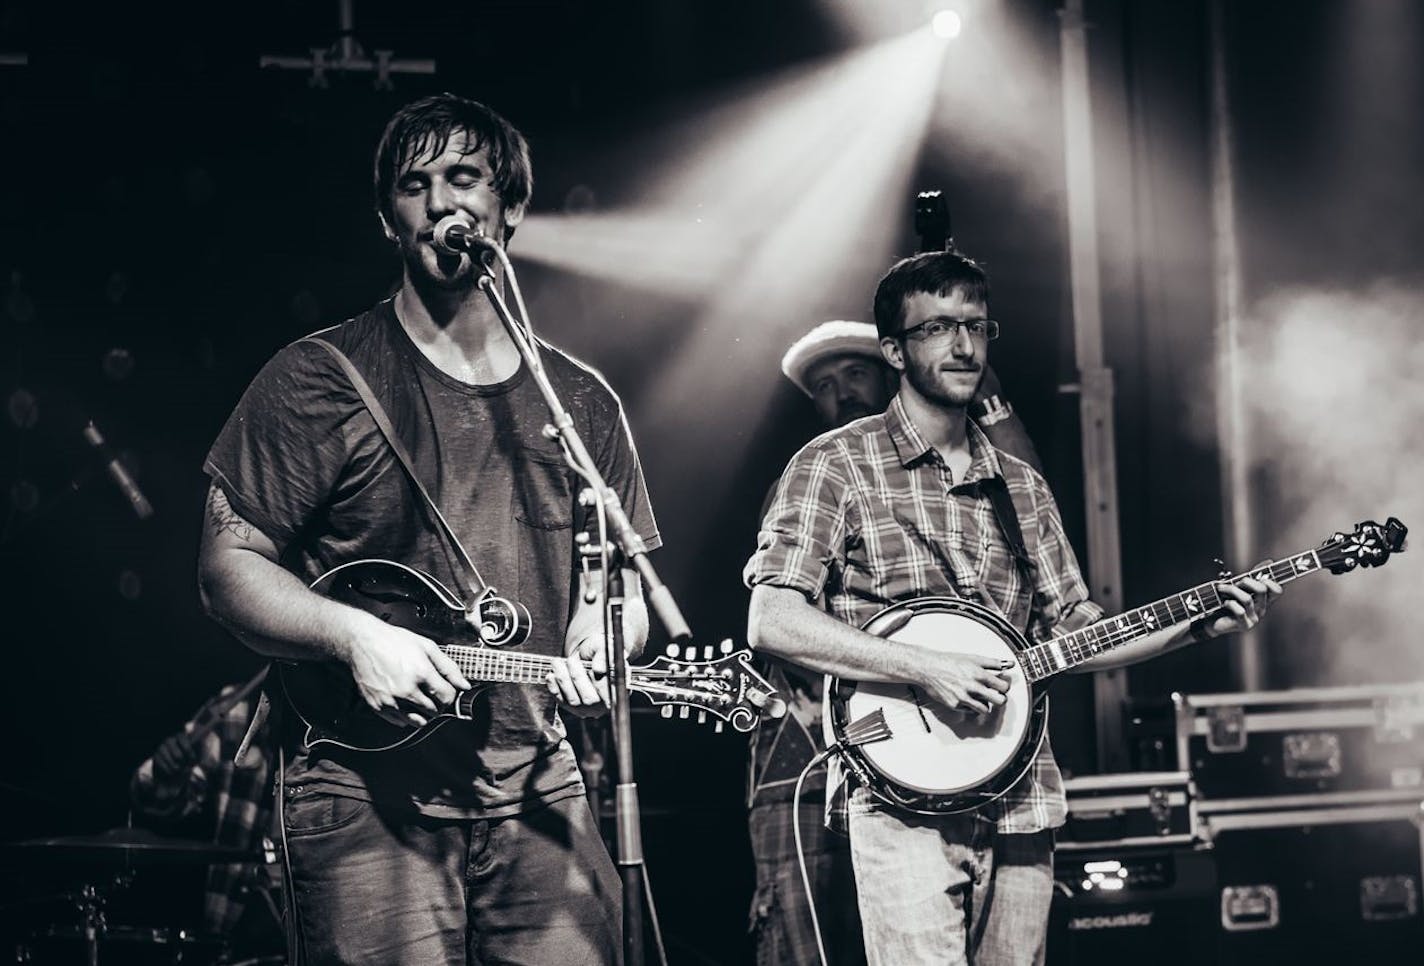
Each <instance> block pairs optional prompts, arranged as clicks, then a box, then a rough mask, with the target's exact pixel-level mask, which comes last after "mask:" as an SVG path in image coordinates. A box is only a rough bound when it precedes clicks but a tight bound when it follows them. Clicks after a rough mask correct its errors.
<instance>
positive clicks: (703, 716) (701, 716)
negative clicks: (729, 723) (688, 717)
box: [697, 709, 707, 724]
mask: <svg viewBox="0 0 1424 966" xmlns="http://www.w3.org/2000/svg"><path fill="white" fill-rule="evenodd" d="M697 723H698V724H706V723H707V712H706V711H702V710H700V709H699V710H698V712H697Z"/></svg>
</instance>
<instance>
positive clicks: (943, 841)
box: [850, 788, 1053, 966]
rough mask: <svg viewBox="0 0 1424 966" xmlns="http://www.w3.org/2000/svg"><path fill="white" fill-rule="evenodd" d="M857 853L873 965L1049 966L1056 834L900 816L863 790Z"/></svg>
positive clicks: (854, 828) (855, 803)
mask: <svg viewBox="0 0 1424 966" xmlns="http://www.w3.org/2000/svg"><path fill="white" fill-rule="evenodd" d="M850 848H851V859H852V861H853V862H854V865H855V883H856V894H857V896H859V902H860V919H861V923H862V924H863V926H864V929H865V951H866V959H867V960H868V961H869V963H870V966H967V964H972V966H1031V964H1037V966H1041V964H1042V963H1043V960H1044V945H1045V941H1046V939H1047V936H1048V910H1049V906H1050V904H1051V903H1052V901H1053V833H1052V832H1048V831H1044V832H1036V833H1033V834H1029V835H1001V834H999V832H998V831H997V830H996V829H995V828H994V826H993V825H992V824H990V823H988V822H984V821H981V820H979V819H976V818H974V817H973V816H969V815H951V816H943V817H931V816H925V815H914V814H912V813H909V812H900V811H891V810H889V809H887V808H885V807H883V806H881V805H880V804H879V803H878V802H876V801H875V799H874V798H872V797H871V795H870V793H869V792H867V791H866V790H865V789H863V788H857V789H856V790H855V791H854V792H853V793H852V794H851V799H850Z"/></svg>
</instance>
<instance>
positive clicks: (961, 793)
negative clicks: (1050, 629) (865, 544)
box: [826, 517, 1408, 815]
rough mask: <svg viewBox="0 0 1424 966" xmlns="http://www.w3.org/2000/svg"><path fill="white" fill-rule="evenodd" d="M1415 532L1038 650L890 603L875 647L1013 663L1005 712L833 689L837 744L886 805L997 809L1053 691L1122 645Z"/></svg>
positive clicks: (1263, 572)
mask: <svg viewBox="0 0 1424 966" xmlns="http://www.w3.org/2000/svg"><path fill="white" fill-rule="evenodd" d="M1407 534H1408V529H1407V528H1406V527H1405V526H1404V524H1403V523H1401V522H1400V521H1399V520H1397V519H1395V518H1394V517H1390V518H1389V519H1388V520H1387V521H1386V522H1385V523H1384V524H1379V523H1375V522H1374V521H1372V520H1370V521H1366V522H1364V523H1360V524H1357V525H1356V526H1355V529H1354V532H1352V533H1349V534H1343V533H1337V534H1335V535H1334V536H1332V537H1331V538H1330V539H1329V540H1327V541H1325V543H1323V544H1322V545H1321V546H1320V547H1319V548H1318V549H1316V550H1307V551H1305V552H1303V553H1299V554H1296V555H1295V556H1293V557H1286V558H1283V559H1281V560H1277V561H1269V562H1267V563H1265V564H1263V565H1262V566H1260V567H1258V568H1256V569H1255V570H1253V571H1251V573H1249V574H1244V575H1238V576H1235V577H1228V578H1224V579H1223V580H1221V581H1213V582H1211V583H1206V584H1199V585H1198V586H1196V587H1193V588H1191V589H1190V590H1186V591H1183V592H1182V593H1180V594H1176V595H1174V596H1172V597H1166V598H1163V599H1162V600H1158V601H1154V602H1153V603H1151V604H1148V605H1146V606H1144V607H1139V608H1137V609H1136V610H1132V611H1128V612H1127V613H1124V614H1121V615H1119V616H1117V617H1110V618H1107V619H1105V620H1101V621H1099V622H1097V623H1096V624H1091V625H1089V626H1087V627H1084V628H1081V629H1079V630H1076V631H1073V632H1072V633H1069V634H1064V635H1062V636H1059V637H1055V638H1053V639H1052V640H1050V641H1046V642H1044V643H1042V644H1037V645H1031V644H1029V643H1028V641H1027V640H1025V639H1024V636H1023V635H1022V634H1021V633H1020V632H1019V631H1018V629H1017V628H1015V627H1014V626H1013V625H1012V624H1010V623H1009V622H1008V621H1006V620H1005V619H1004V618H1003V617H1001V616H999V614H998V613H996V612H994V611H991V610H989V609H988V608H986V607H983V606H981V605H979V604H976V603H973V602H971V601H967V600H961V599H959V598H957V597H918V598H914V599H911V600H905V601H900V602H898V603H895V604H892V605H890V606H889V607H887V608H885V609H884V610H882V611H880V613H878V614H876V615H875V616H874V617H872V618H871V619H870V620H869V621H867V622H866V623H865V625H864V630H866V631H868V632H869V633H871V634H874V635H876V636H877V637H883V638H887V639H889V640H894V641H903V642H905V643H909V644H916V645H920V646H923V647H929V648H934V649H936V650H940V651H953V652H955V653H958V654H969V655H980V656H983V657H989V658H1000V659H1004V660H1007V661H1011V662H1012V663H1013V665H1014V666H1015V668H1016V669H1017V672H1018V673H1014V674H1012V676H1011V678H1010V685H1009V690H1008V693H1007V694H1006V695H1005V698H1006V700H1005V702H1004V704H1003V705H1001V706H999V707H997V708H995V709H993V710H992V711H991V712H990V713H989V714H987V715H984V716H982V717H981V716H979V715H976V714H974V713H972V712H964V711H959V710H952V709H950V708H946V707H944V706H943V705H941V704H938V703H936V702H934V701H932V700H931V699H929V698H928V697H926V696H925V695H924V694H923V693H922V692H921V691H920V690H919V689H917V688H915V687H913V686H911V685H906V684H892V683H879V682H857V681H847V680H842V679H840V678H836V677H833V676H829V675H828V676H827V679H826V703H827V706H828V714H827V717H826V720H827V728H828V730H829V731H830V741H831V742H832V743H833V744H834V745H835V746H838V748H837V749H836V750H837V751H838V752H839V753H840V754H841V756H842V758H843V759H844V760H845V762H846V765H847V767H848V768H849V769H850V771H851V772H852V773H853V774H854V775H855V776H856V778H857V779H859V780H860V782H861V783H862V784H864V785H865V786H866V787H867V788H868V789H870V791H871V793H872V794H874V795H875V796H876V797H877V798H879V799H880V800H881V801H883V802H885V803H887V804H889V805H894V806H897V807H899V808H903V809H907V810H909V811H912V812H919V813H921V814H926V815H941V814H952V813H956V812H965V811H969V810H971V809H975V808H979V807H980V806H982V805H986V804H988V803H989V802H992V801H994V800H995V799H997V798H998V797H1000V796H1001V795H1003V794H1004V793H1005V792H1007V791H1008V790H1009V789H1010V788H1011V787H1013V785H1014V784H1015V783H1016V782H1017V781H1018V780H1019V779H1020V778H1022V777H1023V775H1024V773H1025V772H1027V771H1028V769H1029V766H1030V765H1032V764H1033V760H1034V757H1035V756H1036V755H1037V754H1038V750H1039V748H1040V746H1042V744H1043V737H1044V734H1045V733H1046V729H1047V724H1048V695H1047V683H1048V681H1049V679H1050V678H1052V677H1053V676H1055V675H1057V674H1061V673H1062V672H1064V671H1068V670H1070V669H1072V668H1074V667H1077V666H1078V665H1080V664H1083V663H1084V662H1086V661H1088V660H1091V659H1092V658H1094V657H1097V656H1098V655H1099V654H1105V653H1107V652H1109V651H1112V650H1114V649H1116V648H1118V647H1121V646H1122V645H1124V644H1129V643H1131V642H1133V641H1136V640H1139V639H1141V638H1143V637H1145V636H1147V635H1148V634H1151V633H1152V632H1154V631H1157V630H1160V629H1162V628H1164V627H1170V626H1172V625H1174V624H1179V623H1181V622H1183V621H1188V620H1195V619H1196V618H1198V617H1203V616H1205V615H1208V614H1210V613H1211V612H1212V611H1214V610H1216V609H1218V608H1219V607H1221V605H1222V603H1223V601H1222V598H1221V596H1220V595H1219V594H1218V593H1217V590H1216V588H1217V586H1218V585H1219V584H1220V583H1223V582H1229V583H1237V582H1239V581H1241V580H1242V579H1244V578H1245V577H1256V578H1266V577H1269V578H1270V579H1272V580H1274V581H1276V582H1277V583H1281V584H1284V583H1287V582H1289V581H1292V580H1295V579H1296V578H1298V577H1304V576H1305V575H1306V574H1311V573H1315V572H1317V571H1321V570H1328V571H1329V572H1331V573H1335V574H1342V573H1348V572H1349V571H1351V570H1354V569H1356V568H1357V567H1378V566H1381V565H1383V564H1384V563H1385V561H1386V560H1388V559H1389V556H1390V554H1392V553H1397V552H1399V551H1401V550H1403V549H1404V538H1405V537H1406V536H1407Z"/></svg>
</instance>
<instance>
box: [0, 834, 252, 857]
mask: <svg viewBox="0 0 1424 966" xmlns="http://www.w3.org/2000/svg"><path fill="white" fill-rule="evenodd" d="M0 852H3V853H4V854H6V855H7V856H8V857H10V858H25V857H28V858H33V859H35V860H37V861H46V862H47V861H51V860H55V859H62V860H68V861H72V862H121V863H144V864H153V863H167V862H178V863H183V862H191V863H194V864H198V863H210V862H260V861H262V856H261V855H260V854H259V853H255V852H251V851H249V850H247V849H239V848H235V847H233V846H230V845H218V844H217V843H215V842H203V841H200V840H197V839H185V838H177V837H174V836H171V835H161V834H159V833H158V832H152V831H149V830H148V829H143V828H128V827H121V828H112V829H109V830H108V831H107V832H99V833H97V834H94V835H62V836H58V837H55V838H41V839H26V840H24V841H20V842H5V843H0Z"/></svg>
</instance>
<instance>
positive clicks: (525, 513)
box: [514, 451, 574, 530]
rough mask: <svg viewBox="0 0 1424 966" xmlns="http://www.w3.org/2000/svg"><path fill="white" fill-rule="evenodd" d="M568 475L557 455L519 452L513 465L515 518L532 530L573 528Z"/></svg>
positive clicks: (571, 498) (572, 504) (566, 465)
mask: <svg viewBox="0 0 1424 966" xmlns="http://www.w3.org/2000/svg"><path fill="white" fill-rule="evenodd" d="M571 472H572V471H571V470H570V469H569V467H568V464H567V463H565V462H564V458H563V456H562V455H560V454H558V453H542V452H529V451H525V452H524V453H522V454H521V456H520V459H519V460H518V461H517V462H516V463H515V476H514V518H515V519H516V520H518V521H519V522H520V523H522V524H524V525H525V526H526V527H532V528H534V529H535V530H566V529H568V528H569V527H571V526H573V524H574V494H573V486H572V484H571V483H570V479H569V476H570V473H571Z"/></svg>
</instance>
